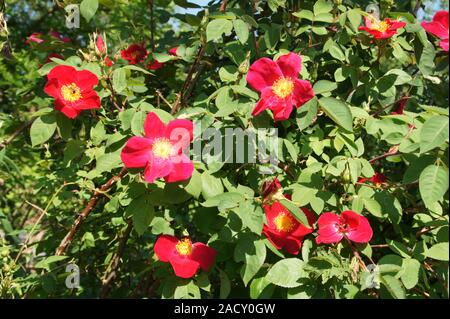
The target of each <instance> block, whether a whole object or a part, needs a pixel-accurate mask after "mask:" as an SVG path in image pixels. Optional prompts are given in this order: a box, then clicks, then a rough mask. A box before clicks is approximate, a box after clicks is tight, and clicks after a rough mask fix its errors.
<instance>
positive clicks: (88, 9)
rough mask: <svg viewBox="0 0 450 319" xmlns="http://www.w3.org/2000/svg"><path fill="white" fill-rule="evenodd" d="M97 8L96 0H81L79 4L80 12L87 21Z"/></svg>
mask: <svg viewBox="0 0 450 319" xmlns="http://www.w3.org/2000/svg"><path fill="white" fill-rule="evenodd" d="M97 9H98V0H83V1H82V2H81V4H80V13H81V15H82V16H83V18H85V19H86V21H87V22H89V21H91V19H92V18H93V17H94V15H95V13H96V12H97Z"/></svg>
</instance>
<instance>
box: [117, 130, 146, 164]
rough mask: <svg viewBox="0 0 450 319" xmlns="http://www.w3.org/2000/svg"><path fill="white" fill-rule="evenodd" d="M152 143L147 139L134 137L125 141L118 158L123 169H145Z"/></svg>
mask: <svg viewBox="0 0 450 319" xmlns="http://www.w3.org/2000/svg"><path fill="white" fill-rule="evenodd" d="M151 150H152V143H151V141H150V140H149V139H148V138H144V137H139V136H134V137H132V138H130V139H129V140H128V141H127V144H126V145H125V147H124V148H123V149H122V152H121V153H120V157H121V159H122V162H123V163H124V165H125V167H127V168H140V167H145V166H146V165H147V163H148V161H149V159H150V153H151Z"/></svg>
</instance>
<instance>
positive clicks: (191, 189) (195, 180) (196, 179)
mask: <svg viewBox="0 0 450 319" xmlns="http://www.w3.org/2000/svg"><path fill="white" fill-rule="evenodd" d="M184 189H185V191H186V192H188V193H189V194H191V195H192V197H194V198H199V197H200V194H201V193H202V177H201V175H200V173H199V172H198V171H197V170H194V172H193V173H192V176H191V178H190V179H189V183H188V184H187V185H186V186H185V187H184Z"/></svg>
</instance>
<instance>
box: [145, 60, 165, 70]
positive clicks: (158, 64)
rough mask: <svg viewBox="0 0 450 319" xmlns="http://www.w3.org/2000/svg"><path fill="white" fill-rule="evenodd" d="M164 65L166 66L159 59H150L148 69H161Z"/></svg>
mask: <svg viewBox="0 0 450 319" xmlns="http://www.w3.org/2000/svg"><path fill="white" fill-rule="evenodd" d="M163 66H164V63H161V62H159V61H157V60H153V61H150V62H149V63H148V64H147V69H149V70H159V69H161V68H162V67H163Z"/></svg>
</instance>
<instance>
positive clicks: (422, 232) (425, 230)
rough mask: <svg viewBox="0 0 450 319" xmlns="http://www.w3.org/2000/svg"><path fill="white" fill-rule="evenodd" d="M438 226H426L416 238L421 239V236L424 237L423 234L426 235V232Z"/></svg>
mask: <svg viewBox="0 0 450 319" xmlns="http://www.w3.org/2000/svg"><path fill="white" fill-rule="evenodd" d="M436 228H437V227H424V228H422V229H421V230H419V231H418V232H417V233H416V238H417V239H419V238H420V237H422V235H425V234H426V233H428V232H430V231H432V230H433V229H436Z"/></svg>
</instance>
